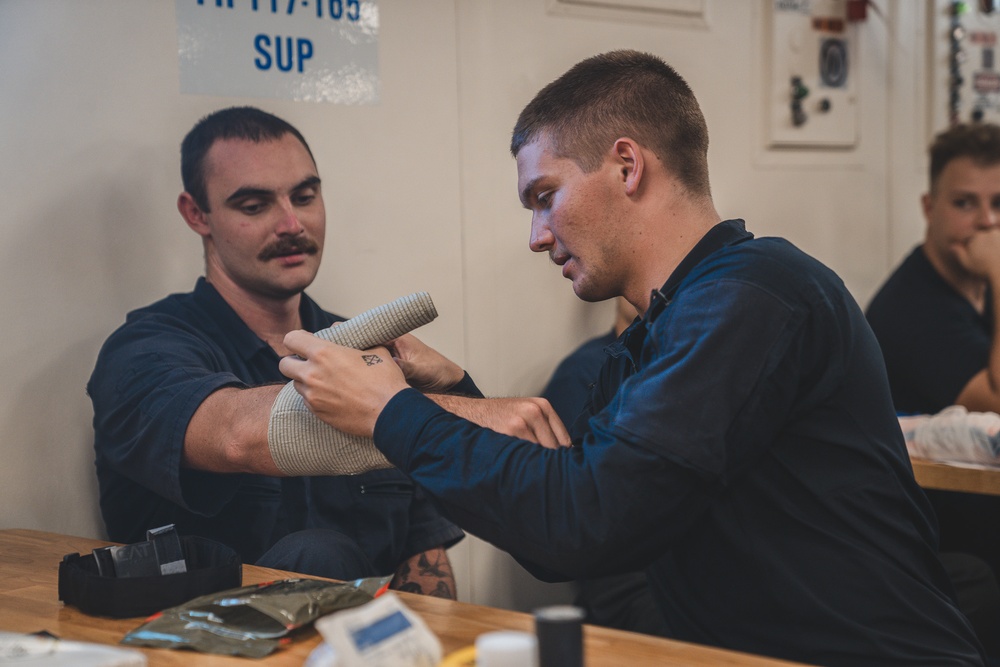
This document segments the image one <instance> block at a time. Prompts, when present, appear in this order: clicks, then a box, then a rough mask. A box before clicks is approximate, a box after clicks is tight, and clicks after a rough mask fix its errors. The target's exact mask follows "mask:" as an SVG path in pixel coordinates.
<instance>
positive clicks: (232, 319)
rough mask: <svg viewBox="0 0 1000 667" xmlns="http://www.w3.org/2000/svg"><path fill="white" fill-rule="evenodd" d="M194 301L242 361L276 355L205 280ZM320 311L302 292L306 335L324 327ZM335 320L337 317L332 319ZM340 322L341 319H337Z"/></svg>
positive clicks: (300, 314)
mask: <svg viewBox="0 0 1000 667" xmlns="http://www.w3.org/2000/svg"><path fill="white" fill-rule="evenodd" d="M194 294H195V298H196V299H197V300H198V301H199V302H200V303H201V304H203V306H204V307H205V308H206V309H207V310H208V311H209V312H211V313H212V314H213V316H214V317H215V318H216V319H217V320H218V321H219V322H220V323H221V324H222V326H223V328H224V329H225V330H226V333H227V334H228V335H229V338H230V341H231V342H232V344H233V346H234V347H235V348H236V349H237V350H238V351H239V354H240V356H241V357H243V358H244V359H250V358H251V357H253V356H254V355H256V354H262V353H263V354H275V352H274V351H273V350H272V349H271V346H270V345H268V344H267V343H265V342H264V341H262V340H261V339H260V338H259V337H258V336H257V334H255V333H254V332H253V331H252V330H251V329H250V327H248V326H247V325H246V322H244V321H243V320H242V319H241V318H240V316H239V315H237V314H236V311H235V310H233V309H232V307H231V306H230V305H229V303H228V302H227V301H226V300H225V299H223V298H222V295H221V294H219V292H218V290H216V289H215V287H213V286H212V284H211V283H209V282H208V281H207V280H205V278H204V277H200V278H198V282H197V284H195V287H194ZM321 313H322V311H321V310H320V307H319V306H318V305H316V302H315V301H313V300H312V299H310V298H309V296H308V295H307V294H306V293H305V292H303V293H302V300H301V302H300V304H299V316H300V317H301V318H302V328H303V329H305V330H307V331H313V332H315V331H317V330H319V329H322V328H324V327H325V326H327V325H326V324H325V323H324V318H322V317H321ZM335 317H336V316H335ZM336 319H338V320H342V319H343V318H339V317H338V318H336Z"/></svg>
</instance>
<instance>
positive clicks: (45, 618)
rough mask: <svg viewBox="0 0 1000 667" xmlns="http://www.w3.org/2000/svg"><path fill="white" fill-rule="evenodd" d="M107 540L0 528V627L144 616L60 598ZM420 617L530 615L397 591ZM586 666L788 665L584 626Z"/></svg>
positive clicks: (446, 631) (106, 634)
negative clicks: (67, 580) (65, 565)
mask: <svg viewBox="0 0 1000 667" xmlns="http://www.w3.org/2000/svg"><path fill="white" fill-rule="evenodd" d="M107 544H108V542H101V541H98V540H92V539H87V538H83V537H70V536H68V535H59V534H56V533H43V532H39V531H34V530H0V630H4V631H8V632H25V633H29V632H38V631H40V630H46V631H48V632H50V633H52V634H53V635H55V636H57V637H59V638H60V639H71V640H78V641H89V642H98V643H102V644H117V643H118V642H119V641H120V640H121V638H122V637H123V636H125V634H126V633H127V632H129V631H130V630H132V629H134V628H136V627H137V626H138V625H139V624H140V623H141V622H142V620H143V619H141V618H136V619H124V620H120V619H108V618H100V617H95V616H88V615H86V614H84V613H82V612H80V611H78V610H77V609H75V608H74V607H67V606H64V605H63V603H61V602H59V600H58V595H57V590H58V577H57V575H58V567H59V562H60V561H61V560H62V557H63V556H64V555H65V554H69V553H83V554H87V553H90V550H91V549H93V548H95V547H101V546H106V545H107ZM295 576H301V575H295V574H292V573H289V572H282V571H280V570H270V569H267V568H262V567H255V566H252V565H245V566H244V567H243V583H244V585H250V584H255V583H261V582H265V581H272V580H275V579H286V578H289V577H295ZM397 594H398V595H399V596H400V597H401V598H402V599H403V600H404V602H405V603H406V604H407V606H409V607H410V608H411V609H413V610H414V611H416V612H417V613H418V614H420V616H421V617H422V618H423V619H424V621H426V623H427V625H428V626H429V627H430V629H431V630H433V631H434V633H435V634H436V635H437V636H438V639H440V640H441V644H442V646H443V647H444V652H445V654H446V655H447V654H448V653H450V652H452V651H455V650H457V649H460V648H463V647H466V646H469V645H471V644H473V643H474V642H475V639H476V637H477V636H478V635H480V634H482V633H484V632H490V631H492V630H500V629H506V630H522V631H528V632H531V631H533V629H534V621H533V618H532V616H531V615H529V614H524V613H520V612H513V611H507V610H504V609H494V608H492V607H483V606H479V605H472V604H466V603H463V602H454V601H451V600H442V599H439V598H432V597H425V596H421V595H412V594H408V593H397ZM319 642H320V636H319V634H318V633H317V632H316V631H315V630H314V629H313V628H311V627H309V628H302V629H300V630H298V631H297V632H296V633H295V634H294V635H293V641H292V642H291V643H290V644H289V645H288V646H287V647H283V648H282V649H279V650H278V651H277V652H275V653H273V654H271V655H270V656H268V657H267V658H264V659H262V660H250V659H247V658H234V657H230V656H218V655H208V654H201V653H194V652H191V651H175V650H167V649H139V650H142V651H143V652H144V653H146V655H147V657H148V658H149V664H150V665H151V666H152V667H159V666H163V667H166V666H176V667H181V666H182V665H183V666H185V667H186V666H187V665H205V666H211V667H222V666H226V665H232V666H235V665H239V666H241V667H257V666H258V665H260V666H261V667H278V666H286V665H287V666H291V665H295V666H296V667H298V666H300V665H302V663H303V662H304V661H305V659H306V657H307V656H308V655H309V653H310V651H312V650H313V649H314V648H315V647H316V645H317V644H318V643H319ZM584 651H585V658H586V663H587V667H603V666H605V665H607V666H608V667H611V666H615V667H619V666H621V665H629V666H630V667H631V666H640V665H661V666H666V667H669V666H671V665H676V666H680V665H686V666H688V667H701V666H706V667H707V666H708V665H712V666H714V667H719V666H730V667H778V666H779V665H791V664H792V663H789V662H783V661H780V660H775V659H771V658H763V657H757V656H753V655H748V654H744V653H734V652H731V651H723V650H720V649H714V648H709V647H705V646H698V645H695V644H685V643H683V642H675V641H670V640H667V639H660V638H657V637H650V636H647V635H641V634H636V633H631V632H622V631H619V630H609V629H607V628H599V627H596V626H590V625H586V626H584Z"/></svg>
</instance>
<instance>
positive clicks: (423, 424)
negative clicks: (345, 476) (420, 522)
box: [375, 283, 801, 578]
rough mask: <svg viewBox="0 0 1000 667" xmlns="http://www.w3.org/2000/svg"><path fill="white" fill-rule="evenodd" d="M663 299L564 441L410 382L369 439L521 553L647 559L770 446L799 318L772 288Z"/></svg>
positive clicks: (611, 564)
mask: <svg viewBox="0 0 1000 667" xmlns="http://www.w3.org/2000/svg"><path fill="white" fill-rule="evenodd" d="M672 308H673V309H674V310H672V311H671V312H669V313H664V314H663V315H661V318H660V320H658V321H657V326H656V328H655V329H654V331H653V332H651V334H650V335H651V336H653V338H654V341H653V342H651V343H649V344H647V346H646V349H648V350H649V354H650V358H649V359H646V360H644V367H643V369H642V370H641V371H640V372H639V373H638V374H636V375H634V376H633V377H631V378H630V379H629V380H628V381H626V383H625V384H624V385H623V386H622V388H621V389H620V390H619V392H618V393H617V394H616V396H615V398H614V400H613V401H612V403H611V404H610V405H609V406H608V407H607V408H605V409H604V410H602V411H601V412H600V413H598V414H597V415H596V416H595V417H594V418H592V419H591V421H590V423H589V429H588V431H587V433H586V435H585V437H584V438H583V440H582V442H579V443H577V444H575V445H574V446H573V447H571V448H561V449H546V448H542V447H540V446H538V445H537V444H535V443H532V442H529V441H524V440H519V439H516V438H513V437H508V436H504V435H501V434H498V433H496V432H494V431H491V430H489V429H485V428H481V427H478V426H476V425H475V424H472V423H471V422H468V421H466V420H464V419H461V418H459V417H457V416H455V415H452V414H450V413H448V412H446V411H445V410H443V409H441V408H439V407H438V406H437V405H435V404H434V403H433V402H431V401H430V400H428V399H427V398H426V397H424V396H422V395H421V394H420V393H419V392H416V391H415V390H409V389H408V390H404V391H401V392H399V393H398V394H397V395H396V396H395V397H393V399H392V400H391V401H390V402H389V404H388V405H387V406H386V408H385V410H384V411H383V412H382V414H381V415H380V417H379V419H378V421H377V423H376V428H375V443H376V445H377V446H378V447H379V449H381V450H382V451H383V452H384V453H385V454H386V456H387V457H388V458H389V460H390V461H392V462H393V463H394V464H395V465H397V466H398V467H399V468H400V469H401V470H403V471H405V472H407V473H408V474H409V475H411V476H412V477H413V479H414V480H415V481H416V482H417V483H418V484H420V485H421V486H423V487H424V488H425V489H426V490H427V491H428V493H430V494H431V496H432V497H433V498H434V499H435V500H436V501H437V502H438V503H439V506H440V507H441V508H442V510H443V511H444V513H445V514H446V515H447V516H448V517H449V518H451V519H452V520H454V521H455V522H456V523H457V524H458V525H460V526H462V527H463V528H465V529H466V530H468V531H469V532H472V533H474V534H476V535H478V536H480V537H482V538H483V539H486V540H487V541H489V542H492V543H493V544H495V545H497V546H499V547H500V548H502V549H505V550H507V551H509V552H511V553H512V554H514V555H515V556H517V557H518V558H520V559H522V560H526V561H529V562H530V563H534V564H536V565H538V566H540V567H541V568H544V569H546V570H550V571H553V572H557V573H561V574H562V575H564V576H567V577H575V578H579V577H584V576H594V575H600V574H611V573H615V572H622V571H627V570H629V569H634V568H636V567H642V566H645V565H648V563H649V562H650V561H651V560H653V559H654V558H656V557H657V556H658V555H660V554H662V553H663V552H664V551H665V550H666V549H668V548H669V546H670V545H671V544H672V543H674V542H676V541H677V540H678V539H680V537H681V536H682V535H683V534H684V533H685V532H686V531H687V530H688V529H689V528H691V527H692V526H693V525H695V524H696V523H697V522H698V520H699V518H700V517H701V516H702V515H703V513H704V512H705V511H706V510H707V508H708V507H709V506H710V505H711V502H712V499H713V496H715V495H716V494H717V493H719V492H720V490H721V489H722V488H723V486H724V485H725V484H726V483H728V482H729V481H730V475H731V474H738V466H739V465H742V464H745V463H747V462H749V461H751V460H752V459H753V457H754V456H755V455H757V454H759V453H760V452H761V450H762V449H763V448H765V447H766V446H767V444H768V443H769V442H770V441H771V438H772V436H773V430H774V429H776V428H778V424H780V423H781V421H782V418H781V416H783V415H784V414H785V413H786V412H787V410H788V406H789V405H790V403H791V401H792V394H794V392H795V390H796V387H795V386H794V385H790V386H789V385H788V383H787V380H788V377H789V376H790V375H793V374H794V373H795V368H794V367H795V365H796V363H797V362H796V360H795V358H794V357H795V356H796V355H795V354H790V350H789V347H790V345H791V343H792V342H793V341H795V340H796V339H797V333H796V332H797V330H798V326H799V325H800V324H801V322H800V321H797V320H796V316H795V314H794V309H792V308H789V307H787V306H786V305H785V304H784V303H783V302H782V301H781V299H778V298H775V297H773V296H772V295H769V294H767V293H766V292H763V291H761V290H759V289H757V288H754V287H752V286H748V285H743V284H740V283H732V284H720V283H715V285H714V287H713V288H711V289H710V291H709V292H706V293H699V292H698V291H693V292H690V293H689V294H688V296H687V297H685V298H684V299H681V300H678V301H675V303H674V304H673V306H672ZM748 314H749V315H752V316H753V317H750V318H749V320H748V319H747V318H748ZM671 317H677V318H678V319H677V320H676V321H674V322H673V323H671V321H670V318H671ZM663 318H666V319H663ZM650 345H652V347H650ZM781 385H785V388H784V389H783V388H782V387H781ZM782 391H784V395H781V394H782ZM534 572H535V573H536V576H537V575H539V572H538V571H537V570H534Z"/></svg>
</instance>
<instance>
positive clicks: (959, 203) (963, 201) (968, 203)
mask: <svg viewBox="0 0 1000 667" xmlns="http://www.w3.org/2000/svg"><path fill="white" fill-rule="evenodd" d="M953 203H954V206H955V208H961V209H967V208H972V205H973V202H972V199H971V198H970V197H959V198H958V199H956V200H955V201H954V202H953Z"/></svg>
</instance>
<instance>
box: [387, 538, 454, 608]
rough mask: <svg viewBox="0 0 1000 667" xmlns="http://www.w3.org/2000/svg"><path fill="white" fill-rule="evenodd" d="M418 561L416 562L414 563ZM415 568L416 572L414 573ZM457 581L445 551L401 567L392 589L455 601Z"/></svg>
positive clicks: (434, 552)
mask: <svg viewBox="0 0 1000 667" xmlns="http://www.w3.org/2000/svg"><path fill="white" fill-rule="evenodd" d="M414 561H416V562H414ZM414 567H415V568H416V570H415V571H414ZM454 586H455V579H454V575H453V574H452V571H451V563H450V562H449V561H448V556H447V553H446V552H445V551H444V549H438V550H432V551H429V552H424V553H422V554H420V555H419V556H418V557H417V558H415V559H412V558H411V559H410V560H408V561H407V562H405V563H403V564H402V565H400V566H399V569H398V570H396V575H395V577H393V580H392V584H390V588H392V589H394V590H397V591H405V592H407V593H417V594H420V595H431V596H434V597H439V598H447V599H449V600H454V599H455V590H454Z"/></svg>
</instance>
